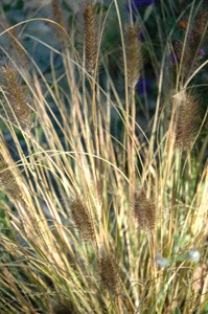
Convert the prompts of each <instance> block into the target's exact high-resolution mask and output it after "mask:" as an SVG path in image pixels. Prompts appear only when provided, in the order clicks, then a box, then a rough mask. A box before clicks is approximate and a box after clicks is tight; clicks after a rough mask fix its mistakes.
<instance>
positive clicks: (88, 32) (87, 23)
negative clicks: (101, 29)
mask: <svg viewBox="0 0 208 314" xmlns="http://www.w3.org/2000/svg"><path fill="white" fill-rule="evenodd" d="M84 33H85V38H84V46H85V56H86V62H87V68H88V71H89V72H90V73H91V74H93V73H94V71H95V68H96V59H97V53H98V45H97V25H96V20H95V8H94V5H93V3H92V2H86V3H85V6H84Z"/></svg>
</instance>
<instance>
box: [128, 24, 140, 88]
mask: <svg viewBox="0 0 208 314" xmlns="http://www.w3.org/2000/svg"><path fill="white" fill-rule="evenodd" d="M126 57H127V67H128V83H129V87H130V88H134V87H135V85H136V83H137V82H138V79H139V76H140V70H141V66H142V55H141V42H140V40H139V28H138V26H131V27H129V28H128V30H127V34H126Z"/></svg>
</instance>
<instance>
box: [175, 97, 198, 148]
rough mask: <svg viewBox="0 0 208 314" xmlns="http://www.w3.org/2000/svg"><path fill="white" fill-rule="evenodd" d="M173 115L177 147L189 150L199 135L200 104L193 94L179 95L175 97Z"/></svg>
mask: <svg viewBox="0 0 208 314" xmlns="http://www.w3.org/2000/svg"><path fill="white" fill-rule="evenodd" d="M177 95H178V96H177ZM173 114H174V117H173V119H174V120H173V121H174V130H173V132H172V134H173V136H174V140H175V147H177V148H179V149H180V150H188V149H189V148H190V147H191V145H192V143H193V140H194V138H195V136H196V134H197V129H198V125H199V103H198V101H197V100H196V98H195V97H194V96H193V95H192V94H191V93H189V94H188V93H185V94H184V95H182V96H180V93H178V94H176V95H175V96H174V97H173Z"/></svg>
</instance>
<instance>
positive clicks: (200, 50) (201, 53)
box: [198, 48, 206, 57]
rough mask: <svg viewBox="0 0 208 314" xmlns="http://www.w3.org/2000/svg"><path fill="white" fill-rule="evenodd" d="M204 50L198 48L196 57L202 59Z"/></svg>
mask: <svg viewBox="0 0 208 314" xmlns="http://www.w3.org/2000/svg"><path fill="white" fill-rule="evenodd" d="M205 54H206V53H205V50H204V49H203V48H200V49H199V51H198V56H199V57H203V56H204V55H205Z"/></svg>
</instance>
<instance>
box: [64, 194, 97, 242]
mask: <svg viewBox="0 0 208 314" xmlns="http://www.w3.org/2000/svg"><path fill="white" fill-rule="evenodd" d="M70 209H71V213H72V217H73V219H74V222H75V224H76V226H77V229H78V230H79V233H80V235H81V238H82V239H83V240H84V241H87V242H88V241H89V242H91V241H94V239H95V231H94V226H93V221H92V217H91V215H90V212H89V210H88V208H87V206H86V205H85V204H83V202H82V201H81V200H80V198H78V197H75V198H74V199H73V200H71V201H70Z"/></svg>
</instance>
